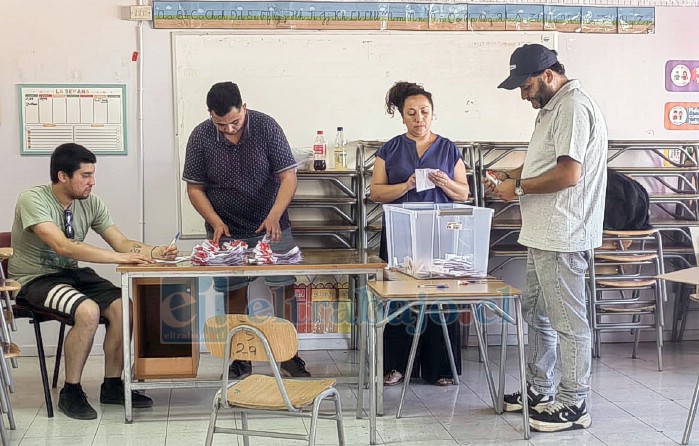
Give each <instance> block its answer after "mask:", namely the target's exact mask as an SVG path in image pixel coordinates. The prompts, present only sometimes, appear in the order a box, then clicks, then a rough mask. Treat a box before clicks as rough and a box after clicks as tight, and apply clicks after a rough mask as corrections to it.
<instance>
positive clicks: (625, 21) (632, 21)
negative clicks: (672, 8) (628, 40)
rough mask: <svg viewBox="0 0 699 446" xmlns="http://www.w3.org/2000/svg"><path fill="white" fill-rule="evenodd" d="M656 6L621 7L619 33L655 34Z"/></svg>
mask: <svg viewBox="0 0 699 446" xmlns="http://www.w3.org/2000/svg"><path fill="white" fill-rule="evenodd" d="M654 33H655V8H619V34H654Z"/></svg>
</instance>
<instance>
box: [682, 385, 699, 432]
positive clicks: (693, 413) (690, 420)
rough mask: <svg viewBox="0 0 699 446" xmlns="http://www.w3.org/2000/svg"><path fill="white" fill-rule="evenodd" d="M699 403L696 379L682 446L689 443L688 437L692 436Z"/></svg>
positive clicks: (698, 388) (698, 386) (698, 389)
mask: <svg viewBox="0 0 699 446" xmlns="http://www.w3.org/2000/svg"><path fill="white" fill-rule="evenodd" d="M698 403H699V378H697V384H696V386H694V394H693V395H692V404H690V406H689V413H688V414H687V424H686V425H685V427H684V435H682V444H688V443H689V436H690V435H691V434H692V425H693V424H694V417H695V416H696V414H697V404H698Z"/></svg>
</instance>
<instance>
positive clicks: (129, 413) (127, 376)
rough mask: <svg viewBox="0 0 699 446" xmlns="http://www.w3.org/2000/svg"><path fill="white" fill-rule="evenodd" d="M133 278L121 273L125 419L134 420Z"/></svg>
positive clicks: (127, 420)
mask: <svg viewBox="0 0 699 446" xmlns="http://www.w3.org/2000/svg"><path fill="white" fill-rule="evenodd" d="M130 285H131V278H130V277H128V275H126V274H122V275H121V314H122V315H123V317H122V318H121V319H122V330H123V333H122V334H123V338H122V339H123V340H124V341H123V345H124V347H123V351H124V389H125V391H124V421H125V422H126V423H131V422H132V421H133V406H132V402H131V392H130V389H131V377H132V374H131V311H130V305H129V303H130V300H129V296H130V293H129V289H130Z"/></svg>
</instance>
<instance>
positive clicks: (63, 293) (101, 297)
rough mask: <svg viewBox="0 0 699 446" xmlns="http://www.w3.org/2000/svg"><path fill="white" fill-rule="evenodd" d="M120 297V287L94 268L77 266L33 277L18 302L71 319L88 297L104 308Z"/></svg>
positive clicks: (19, 294)
mask: <svg viewBox="0 0 699 446" xmlns="http://www.w3.org/2000/svg"><path fill="white" fill-rule="evenodd" d="M120 297H121V288H118V287H116V286H114V284H113V283H112V282H110V281H108V280H107V279H103V278H102V277H100V276H98V275H97V273H96V272H95V271H94V270H93V269H92V268H75V269H64V270H63V271H61V272H59V273H53V274H46V275H45V276H41V277H38V278H36V279H34V280H32V281H31V282H29V283H27V284H26V285H24V286H23V287H22V289H21V290H20V291H19V293H18V294H17V301H18V302H19V303H23V302H22V301H23V300H24V301H26V302H27V303H28V304H29V305H31V306H34V307H37V308H40V309H42V310H48V311H50V312H53V313H58V314H62V315H70V317H71V318H72V317H75V310H76V309H77V308H78V306H79V305H80V304H81V303H82V302H83V301H85V300H88V299H89V300H92V301H94V302H95V303H97V305H99V307H100V310H101V311H104V310H105V309H106V308H107V307H109V305H110V304H111V303H112V302H114V301H115V300H117V299H119V298H120Z"/></svg>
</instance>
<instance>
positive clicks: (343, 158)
mask: <svg viewBox="0 0 699 446" xmlns="http://www.w3.org/2000/svg"><path fill="white" fill-rule="evenodd" d="M333 155H334V156H333V160H334V161H335V169H337V170H347V140H346V139H345V132H344V130H343V128H342V127H338V128H337V136H336V137H335V150H334V151H333Z"/></svg>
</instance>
